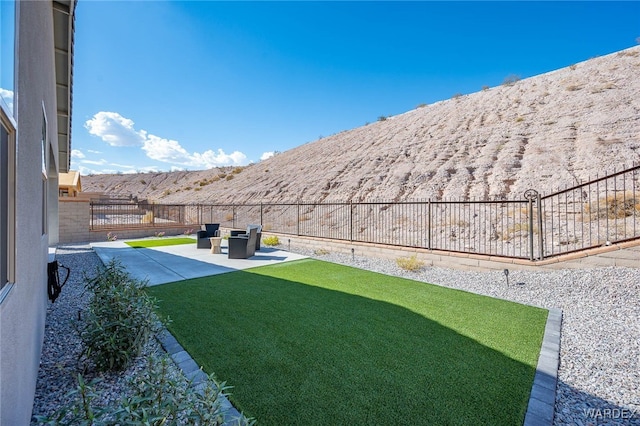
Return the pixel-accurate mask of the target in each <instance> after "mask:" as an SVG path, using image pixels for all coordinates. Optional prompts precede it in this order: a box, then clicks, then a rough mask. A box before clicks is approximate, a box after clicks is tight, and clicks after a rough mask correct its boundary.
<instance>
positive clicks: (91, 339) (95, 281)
mask: <svg viewBox="0 0 640 426" xmlns="http://www.w3.org/2000/svg"><path fill="white" fill-rule="evenodd" d="M85 287H86V288H87V289H88V290H90V291H91V292H92V293H93V294H92V296H91V299H90V301H89V305H88V307H87V312H86V313H84V315H83V318H82V321H81V323H80V324H79V326H80V338H81V340H82V342H83V343H84V350H83V356H84V357H86V358H88V359H90V360H91V361H93V363H94V364H95V367H96V368H97V369H98V370H99V371H107V370H122V369H124V368H126V367H127V365H128V364H129V362H130V361H131V360H132V359H133V358H134V357H136V356H137V355H139V354H140V351H141V350H142V348H143V346H144V345H145V343H146V342H147V341H148V339H149V336H150V335H151V333H152V332H155V331H157V323H158V320H157V316H156V315H155V313H154V309H155V307H156V304H155V300H154V299H152V298H151V297H150V296H149V295H148V294H147V293H146V292H145V291H144V287H146V283H145V282H143V281H140V280H136V279H134V278H132V277H131V276H130V275H129V274H128V273H127V272H126V271H125V269H124V268H123V266H122V265H121V264H120V262H118V261H117V260H111V261H110V262H109V263H108V264H107V265H106V267H105V268H104V269H102V268H99V269H98V270H96V276H95V277H93V278H88V277H85Z"/></svg>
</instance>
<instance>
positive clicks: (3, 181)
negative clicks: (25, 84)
mask: <svg viewBox="0 0 640 426" xmlns="http://www.w3.org/2000/svg"><path fill="white" fill-rule="evenodd" d="M15 193H16V191H15V130H14V126H13V125H12V123H11V121H10V120H9V118H8V117H7V116H6V115H5V114H4V110H0V253H1V256H0V300H2V296H3V294H4V292H3V291H2V290H3V289H4V288H5V286H7V284H9V283H11V282H13V280H14V276H13V271H14V258H15V205H16V203H15Z"/></svg>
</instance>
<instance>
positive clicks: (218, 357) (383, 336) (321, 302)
mask: <svg viewBox="0 0 640 426" xmlns="http://www.w3.org/2000/svg"><path fill="white" fill-rule="evenodd" d="M149 291H150V293H151V294H152V295H154V296H156V297H157V298H158V299H159V300H160V309H161V312H162V314H163V315H167V316H169V317H170V318H171V319H172V321H173V322H172V323H171V324H170V326H169V328H170V330H171V331H172V333H174V335H175V336H176V338H177V339H178V340H179V341H180V343H181V344H182V345H183V347H184V348H185V349H186V350H187V351H188V352H189V353H190V354H191V355H192V357H193V358H194V359H195V361H196V362H197V363H198V364H199V365H202V366H203V367H204V370H205V371H206V372H208V373H209V372H215V373H216V375H217V377H218V378H219V379H220V380H224V381H227V382H228V383H229V384H231V385H233V387H234V388H233V389H232V392H233V396H232V400H233V401H234V402H235V403H236V405H237V406H238V408H240V409H242V410H244V411H245V412H246V413H247V414H248V415H250V416H253V417H256V418H257V419H258V420H259V422H260V423H261V424H275V425H282V424H305V425H308V424H323V425H326V424H412V425H415V424H505V425H507V424H510V425H511V424H522V421H523V419H524V414H525V411H526V408H527V404H528V401H529V393H530V390H531V385H532V381H533V376H534V373H535V368H533V367H531V366H529V365H526V364H524V363H521V362H518V361H516V360H513V359H511V358H509V357H508V356H505V355H504V354H502V353H501V352H499V351H496V350H494V349H491V348H489V347H487V346H485V345H482V344H480V343H478V342H476V341H475V340H473V339H470V338H468V337H466V336H464V335H462V334H459V333H458V332H456V331H454V330H452V329H450V328H448V327H446V326H443V325H441V324H439V323H437V322H434V321H432V320H430V319H427V318H425V317H424V316H422V315H419V314H417V313H415V312H412V311H410V310H408V309H406V308H403V307H401V306H398V305H395V304H392V303H388V302H383V301H378V300H373V299H370V298H366V297H362V296H358V295H353V294H348V293H345V292H342V291H336V290H329V289H326V288H322V287H318V286H314V285H308V284H301V283H298V282H294V281H290V280H286V279H281V278H274V277H271V276H264V275H261V274H259V273H256V270H253V271H237V272H234V273H232V274H223V275H216V276H213V277H205V278H200V279H194V280H188V281H183V282H180V283H173V284H168V285H163V286H159V287H154V288H150V289H149ZM507 321H508V320H507ZM478 326H480V327H481V326H482V324H478ZM504 326H505V327H508V326H509V324H508V323H505V324H504ZM536 350H539V348H538V349H536Z"/></svg>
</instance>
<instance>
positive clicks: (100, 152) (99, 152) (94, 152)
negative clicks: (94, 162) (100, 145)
mask: <svg viewBox="0 0 640 426" xmlns="http://www.w3.org/2000/svg"><path fill="white" fill-rule="evenodd" d="M87 152H90V153H91V154H102V151H96V150H95V149H88V150H87Z"/></svg>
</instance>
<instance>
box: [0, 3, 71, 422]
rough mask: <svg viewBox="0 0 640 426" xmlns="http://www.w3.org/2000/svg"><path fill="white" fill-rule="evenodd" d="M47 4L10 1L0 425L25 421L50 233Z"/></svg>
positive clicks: (53, 128) (52, 173) (52, 183)
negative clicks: (9, 171)
mask: <svg viewBox="0 0 640 426" xmlns="http://www.w3.org/2000/svg"><path fill="white" fill-rule="evenodd" d="M54 3H56V2H52V1H20V2H16V4H15V6H16V8H15V10H16V20H15V23H16V31H15V36H16V43H15V67H14V69H15V86H14V87H15V94H14V119H15V122H16V125H17V128H16V139H15V146H16V154H15V155H16V162H15V165H16V166H15V170H16V171H15V174H16V176H15V185H16V191H15V193H16V196H15V213H16V214H15V229H16V232H15V235H16V238H15V267H14V271H15V274H14V278H15V279H14V282H13V283H12V285H10V286H7V288H8V290H7V288H5V289H4V290H5V293H4V297H3V299H2V301H1V302H0V425H1V426H5V425H6V426H14V425H16V426H20V425H28V424H30V419H31V411H32V406H33V397H34V392H35V386H36V379H37V374H38V369H39V362H40V355H41V349H42V342H43V336H44V324H45V316H46V309H47V303H48V300H47V287H46V285H47V273H46V270H47V262H48V257H49V255H48V251H49V249H48V248H49V243H50V234H49V229H50V227H52V226H53V227H54V240H55V239H57V235H58V232H57V225H58V223H57V213H58V205H57V198H58V197H57V195H58V194H57V183H58V180H57V173H58V171H59V169H60V164H59V163H58V152H59V146H58V125H57V122H58V119H57V113H58V108H57V106H58V105H57V98H56V72H55V48H54ZM73 6H74V4H73V3H72V4H71V10H72V11H73ZM43 125H44V127H43ZM45 129H46V130H45ZM43 134H45V135H46V137H45V141H44V149H43V142H42V141H43ZM67 143H68V142H67ZM64 149H68V147H65V148H64ZM43 151H44V155H43ZM43 158H44V165H43ZM43 166H44V170H43ZM62 166H63V167H62V168H63V169H66V168H67V167H68V166H66V165H62ZM51 191H53V196H52V195H51ZM3 255H6V253H3Z"/></svg>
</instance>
